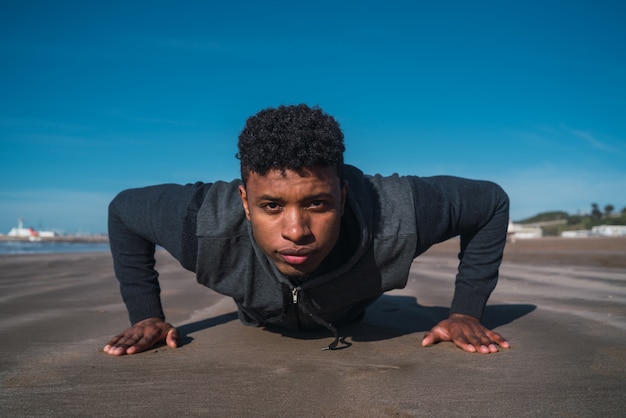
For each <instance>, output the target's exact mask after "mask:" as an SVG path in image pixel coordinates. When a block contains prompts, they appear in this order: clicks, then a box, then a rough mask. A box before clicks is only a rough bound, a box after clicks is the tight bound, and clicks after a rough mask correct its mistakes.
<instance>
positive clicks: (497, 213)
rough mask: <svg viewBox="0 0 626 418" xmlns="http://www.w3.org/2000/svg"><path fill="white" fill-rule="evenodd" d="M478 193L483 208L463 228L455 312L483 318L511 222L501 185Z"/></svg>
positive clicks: (496, 277) (453, 311)
mask: <svg viewBox="0 0 626 418" xmlns="http://www.w3.org/2000/svg"><path fill="white" fill-rule="evenodd" d="M481 192H482V193H481V195H480V196H476V200H480V201H481V203H482V207H481V208H480V210H477V212H476V214H475V215H474V216H470V218H471V219H470V220H469V222H468V223H469V226H470V227H469V228H466V229H465V230H462V231H461V234H460V238H461V249H460V253H459V260H460V262H459V271H458V274H457V277H456V282H455V292H454V297H453V300H452V305H451V309H450V311H451V313H460V314H465V315H470V316H473V317H476V318H481V317H482V314H483V310H484V307H485V305H486V303H487V300H488V299H489V296H490V295H491V292H492V291H493V290H494V288H495V286H496V284H497V281H498V271H499V268H500V264H501V262H502V255H503V252H504V246H505V244H506V236H507V228H508V222H509V200H508V197H507V195H506V194H505V193H504V191H502V189H501V188H499V187H497V186H496V185H490V184H486V185H485V187H483V188H482V190H481Z"/></svg>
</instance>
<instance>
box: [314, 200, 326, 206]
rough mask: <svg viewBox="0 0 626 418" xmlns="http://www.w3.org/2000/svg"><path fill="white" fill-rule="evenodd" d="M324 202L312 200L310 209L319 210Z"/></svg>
mask: <svg viewBox="0 0 626 418" xmlns="http://www.w3.org/2000/svg"><path fill="white" fill-rule="evenodd" d="M324 204H325V202H324V201H323V200H313V201H312V202H311V204H310V206H311V207H312V208H321V207H323V206H324Z"/></svg>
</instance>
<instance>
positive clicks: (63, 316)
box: [0, 238, 626, 417]
mask: <svg viewBox="0 0 626 418" xmlns="http://www.w3.org/2000/svg"><path fill="white" fill-rule="evenodd" d="M457 245H458V242H455V241H449V242H447V243H443V244H441V245H438V246H436V247H435V248H433V249H431V250H429V251H428V252H427V253H426V254H424V255H423V256H421V257H420V258H418V259H417V260H416V262H415V263H414V267H413V269H412V272H411V275H410V278H409V282H408V284H407V287H406V288H405V289H401V290H396V291H393V292H389V293H387V294H386V295H384V296H383V297H381V298H380V299H379V300H378V301H377V302H376V303H375V304H374V305H373V306H372V307H371V308H370V309H369V310H368V312H367V314H366V316H365V318H364V320H363V322H362V323H361V324H357V325H351V326H348V327H343V328H341V329H340V333H341V334H342V335H343V336H344V337H345V339H346V341H347V342H348V343H349V344H350V346H349V347H348V348H346V349H343V350H337V351H332V352H329V351H321V350H320V349H321V348H322V347H323V346H325V345H326V344H328V342H329V341H330V340H331V338H330V335H329V334H328V333H326V332H319V333H302V334H297V333H280V332H275V331H270V330H267V329H263V328H251V327H246V326H243V325H241V324H240V323H239V322H238V320H237V319H236V314H235V308H234V304H233V303H232V301H231V300H229V299H228V298H225V297H223V296H220V295H218V294H216V293H214V292H212V291H211V290H209V289H206V288H204V287H202V286H200V285H198V284H196V283H195V279H194V277H193V274H192V273H189V272H186V271H184V270H182V269H181V268H180V266H179V265H178V264H177V262H176V261H175V260H173V259H172V258H171V257H170V256H169V255H168V254H166V253H165V252H160V253H159V255H158V265H159V270H160V272H161V284H162V297H163V302H164V306H165V309H166V314H167V315H168V320H169V321H170V322H172V323H173V324H175V325H176V326H178V327H179V330H180V331H181V333H182V334H183V339H182V346H181V347H179V348H177V349H171V348H167V347H158V348H156V349H153V350H150V351H148V352H145V353H142V354H139V355H133V356H124V357H110V356H108V355H106V354H104V353H103V352H102V350H101V348H102V346H103V345H104V344H105V343H106V341H107V340H108V339H109V338H110V337H111V336H113V335H114V334H115V333H117V332H119V331H121V330H122V329H123V328H125V327H126V326H127V325H128V320H127V317H126V312H125V308H124V306H123V304H122V303H121V300H120V296H119V293H118V289H117V282H116V280H115V278H114V276H113V270H112V267H111V260H110V256H109V255H108V254H106V253H94V254H65V255H58V254H42V255H23V256H1V257H0V338H1V341H2V344H0V353H1V357H0V411H1V412H0V415H2V416H52V417H56V416H142V417H143V416H150V417H152V416H290V417H291V416H310V417H319V416H321V417H331V416H346V417H364V416H367V417H370V416H371V417H384V416H389V417H405V416H406V417H408V416H437V417H439V416H446V417H449V416H463V417H468V416H476V417H479V416H480V417H485V416H516V417H518V416H524V417H536V416H574V417H587V416H608V417H612V416H615V417H617V416H623V413H624V412H623V411H625V410H626V400H625V398H626V397H625V396H624V393H626V239H624V238H619V239H609V238H606V239H572V240H564V239H542V240H528V241H526V240H518V241H517V242H515V243H512V244H509V245H508V246H507V251H506V255H505V260H504V262H503V265H502V268H501V279H500V283H499V284H498V287H497V288H496V290H495V292H494V293H493V295H492V298H491V299H490V303H489V305H488V307H487V310H486V312H485V317H484V322H485V323H486V324H487V325H488V326H490V327H493V328H495V329H496V331H498V332H500V333H502V334H503V335H504V336H506V337H507V338H508V339H509V341H510V342H511V344H512V348H511V349H510V350H503V351H501V352H499V353H497V354H490V355H480V354H468V353H464V352H462V351H461V350H459V349H457V348H455V347H454V346H453V345H452V344H448V343H444V344H439V345H436V346H433V347H428V348H422V347H421V346H420V341H421V338H422V336H423V333H424V331H426V330H427V329H429V328H430V327H432V326H433V325H434V324H435V323H436V322H438V321H439V320H440V319H443V318H444V317H445V316H446V315H447V306H448V305H449V302H450V299H451V297H452V289H453V283H454V274H455V270H456V256H455V254H456V252H457Z"/></svg>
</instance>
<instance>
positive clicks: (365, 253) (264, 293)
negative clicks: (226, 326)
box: [109, 166, 509, 333]
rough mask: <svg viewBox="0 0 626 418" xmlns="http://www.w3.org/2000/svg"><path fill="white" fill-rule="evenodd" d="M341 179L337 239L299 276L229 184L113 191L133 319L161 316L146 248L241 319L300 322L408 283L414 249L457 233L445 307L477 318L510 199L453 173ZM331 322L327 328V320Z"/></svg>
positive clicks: (117, 252) (345, 313)
mask: <svg viewBox="0 0 626 418" xmlns="http://www.w3.org/2000/svg"><path fill="white" fill-rule="evenodd" d="M344 178H345V179H346V180H347V181H348V195H347V201H346V209H345V212H344V215H343V217H342V225H341V232H340V238H339V240H338V242H337V244H336V245H335V248H334V249H333V251H332V252H331V254H330V255H329V256H328V257H327V260H325V262H324V263H322V266H320V268H319V269H318V270H319V271H318V272H316V273H315V274H312V275H311V276H310V277H307V278H306V280H304V281H297V282H294V281H293V280H290V279H289V278H287V277H285V276H283V275H282V274H281V273H280V272H279V271H278V269H277V268H276V267H275V266H274V264H273V263H272V262H271V261H270V260H269V259H268V258H267V257H266V256H265V255H264V253H263V252H262V251H261V250H260V249H259V248H258V246H257V245H256V243H255V240H254V238H253V235H252V230H251V227H250V224H249V222H248V220H247V219H246V217H245V213H244V211H243V207H242V204H241V199H240V197H239V191H238V186H239V185H240V184H241V181H240V180H235V181H232V182H216V183H211V184H209V183H195V184H188V185H184V186H183V185H174V184H167V185H160V186H151V187H146V188H141V189H131V190H126V191H123V192H121V193H120V194H119V195H118V196H117V197H116V198H115V199H114V200H113V201H112V202H111V204H110V206H109V240H110V243H111V252H112V255H113V260H114V267H115V273H116V276H117V278H118V280H119V282H120V290H121V294H122V297H123V300H124V302H125V304H126V307H127V309H128V313H129V318H130V321H131V323H136V322H138V321H141V320H143V319H146V318H151V317H160V318H163V319H164V315H163V310H162V307H161V301H160V296H159V293H160V288H159V283H158V273H157V271H156V269H155V259H154V252H155V246H157V245H158V246H160V247H163V248H165V249H166V250H167V251H169V252H170V253H171V254H172V255H173V256H174V257H175V258H176V259H178V260H179V262H180V263H181V265H182V266H183V267H184V268H186V269H188V270H191V271H193V272H195V273H196V276H197V280H198V282H199V283H201V284H203V285H205V286H208V287H209V288H211V289H213V290H215V291H217V292H219V293H221V294H224V295H227V296H230V297H232V298H233V299H234V301H235V302H236V304H237V306H238V308H239V317H240V319H241V321H242V322H244V323H246V324H248V325H256V326H259V325H277V326H282V327H288V328H298V329H309V328H315V327H319V326H324V327H326V328H328V329H330V330H331V331H333V332H335V333H336V331H335V330H334V327H333V326H332V324H331V323H334V324H340V323H342V322H347V321H351V320H354V319H357V318H358V317H359V316H361V315H362V314H363V312H364V310H365V308H366V307H367V306H368V305H369V304H370V303H371V302H373V301H374V300H375V299H376V298H377V297H378V296H380V295H381V294H383V293H384V292H386V291H388V290H391V289H397V288H402V287H404V286H405V285H406V283H407V279H408V274H409V270H410V268H411V264H412V262H413V259H414V258H416V257H417V256H418V255H420V254H422V253H423V252H425V251H426V250H427V249H428V248H430V247H431V246H432V245H433V244H436V243H439V242H442V241H444V240H447V239H449V238H452V237H455V236H459V237H460V241H459V242H460V248H459V270H458V274H457V277H456V282H455V291H454V297H453V300H452V305H451V312H454V313H462V314H466V315H471V316H474V317H477V318H480V317H481V316H482V313H483V310H484V307H485V304H486V303H487V299H488V298H489V295H490V294H491V292H492V291H493V289H494V287H495V285H496V282H497V278H498V269H499V266H500V262H501V260H502V254H503V249H504V245H505V242H506V232H507V226H508V208H509V202H508V197H507V195H506V194H505V193H504V191H503V190H502V189H501V188H500V187H499V186H497V185H496V184H494V183H491V182H486V181H478V180H469V179H463V178H458V177H451V176H435V177H416V176H398V175H392V176H380V175H375V176H369V175H364V174H363V173H362V172H361V171H360V170H358V169H356V168H355V167H352V166H345V167H344ZM329 326H330V327H329Z"/></svg>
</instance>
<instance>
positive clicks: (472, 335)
mask: <svg viewBox="0 0 626 418" xmlns="http://www.w3.org/2000/svg"><path fill="white" fill-rule="evenodd" d="M441 341H452V342H453V343H454V344H456V346H457V347H459V348H462V349H463V350H465V351H468V352H470V353H476V352H479V353H483V354H489V353H496V352H497V351H498V346H500V347H502V348H509V347H510V345H509V343H508V342H507V341H506V340H505V339H504V337H503V336H502V335H500V334H498V333H497V332H493V331H491V330H489V329H487V328H485V327H484V326H483V325H482V324H481V323H480V321H479V320H478V319H477V318H474V317H473V316H468V315H462V314H451V315H450V317H449V318H448V319H445V320H443V321H441V322H440V323H438V324H437V325H435V327H434V328H433V329H431V330H430V331H428V332H426V334H425V335H424V339H423V340H422V347H426V346H428V345H431V344H436V343H438V342H441Z"/></svg>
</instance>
